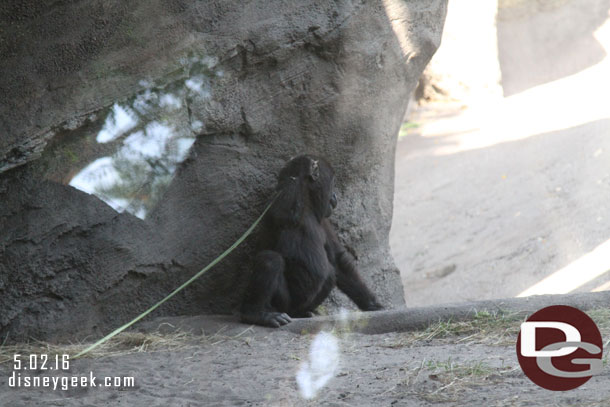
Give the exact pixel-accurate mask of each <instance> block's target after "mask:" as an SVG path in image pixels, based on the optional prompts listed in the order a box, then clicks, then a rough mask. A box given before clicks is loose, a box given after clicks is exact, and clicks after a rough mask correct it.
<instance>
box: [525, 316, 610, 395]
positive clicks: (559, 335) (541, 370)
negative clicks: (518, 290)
mask: <svg viewBox="0 0 610 407" xmlns="http://www.w3.org/2000/svg"><path fill="white" fill-rule="evenodd" d="M602 353H603V345H602V336H601V334H600V332H599V329H598V328H597V326H596V325H595V322H593V320H592V319H591V318H589V316H588V315H587V314H585V313H584V312H582V311H581V310H579V309H577V308H574V307H569V306H566V305H553V306H550V307H546V308H543V309H541V310H539V311H537V312H536V313H534V314H533V315H532V316H530V317H529V318H528V319H527V321H526V322H524V323H522V324H521V331H520V332H519V337H518V338H517V357H518V359H519V364H520V365H521V369H523V373H525V375H526V376H527V377H529V379H530V380H531V381H533V382H534V383H536V384H537V385H538V386H540V387H543V388H545V389H548V390H571V389H575V388H577V387H578V386H581V385H583V384H584V383H586V382H587V381H588V380H589V379H590V378H591V377H592V376H593V375H596V374H598V373H600V372H601V371H602Z"/></svg>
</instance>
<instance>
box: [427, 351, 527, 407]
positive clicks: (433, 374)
mask: <svg viewBox="0 0 610 407" xmlns="http://www.w3.org/2000/svg"><path fill="white" fill-rule="evenodd" d="M425 369H426V372H427V374H428V379H430V380H431V381H435V382H437V383H438V387H437V388H436V389H435V390H433V391H430V392H418V393H417V396H418V397H419V398H421V399H423V400H426V401H429V402H448V401H457V400H459V398H460V395H461V394H463V393H464V392H466V391H467V390H469V389H472V388H474V387H480V386H486V385H493V384H495V383H498V382H500V381H502V380H503V376H505V375H507V374H509V373H512V372H514V371H515V370H516V368H513V367H510V366H501V367H492V366H490V365H488V364H486V363H485V362H483V361H473V362H468V363H457V362H456V361H454V360H452V359H451V358H449V359H447V360H445V361H441V362H439V361H429V362H427V363H426V364H425Z"/></svg>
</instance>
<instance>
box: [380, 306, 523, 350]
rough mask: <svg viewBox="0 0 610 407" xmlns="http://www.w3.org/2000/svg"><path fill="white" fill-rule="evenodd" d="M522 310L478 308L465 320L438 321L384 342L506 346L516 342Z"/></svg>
mask: <svg viewBox="0 0 610 407" xmlns="http://www.w3.org/2000/svg"><path fill="white" fill-rule="evenodd" d="M524 319H525V318H524V314H523V313H521V312H514V313H509V312H503V311H493V312H489V311H479V312H476V313H475V314H474V316H473V318H471V319H468V320H464V321H452V320H448V321H439V322H436V323H434V324H432V325H430V326H428V327H427V328H426V329H424V330H421V331H415V332H406V333H405V334H404V335H402V336H401V338H400V340H399V341H397V342H395V343H392V344H389V345H385V346H386V347H390V348H400V347H413V346H418V345H421V342H431V341H432V340H437V341H441V342H446V343H469V344H470V343H477V344H485V345H494V346H508V345H511V344H514V343H515V340H516V338H517V335H518V333H519V329H520V326H521V322H523V321H524Z"/></svg>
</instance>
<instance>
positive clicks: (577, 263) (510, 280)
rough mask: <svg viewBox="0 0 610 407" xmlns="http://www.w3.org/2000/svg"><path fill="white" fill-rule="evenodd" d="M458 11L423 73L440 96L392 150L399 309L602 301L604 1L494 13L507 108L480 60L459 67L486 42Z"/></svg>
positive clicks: (606, 168)
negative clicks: (475, 45)
mask: <svg viewBox="0 0 610 407" xmlns="http://www.w3.org/2000/svg"><path fill="white" fill-rule="evenodd" d="M504 3H506V2H504ZM460 4H461V3H459V2H457V3H453V4H452V5H451V6H450V9H449V12H448V15H447V24H446V26H445V29H446V30H447V31H446V33H444V34H443V43H442V44H441V47H440V48H439V51H438V54H437V55H435V57H434V58H433V60H432V62H431V65H430V67H431V68H432V69H433V70H434V69H436V71H435V72H432V80H439V82H438V85H439V89H440V92H441V94H439V97H438V98H437V99H436V100H431V101H430V100H429V101H427V102H426V103H425V104H423V105H420V106H414V108H413V109H412V111H411V112H410V114H409V115H408V117H407V121H408V122H407V123H406V124H405V125H404V126H403V130H402V131H401V137H400V139H399V142H398V146H397V149H396V176H395V179H396V181H395V196H394V215H393V216H394V217H393V224H392V231H391V234H390V243H391V246H392V252H393V256H394V258H395V260H396V264H397V266H398V268H399V269H400V270H401V273H402V277H403V283H404V290H405V298H406V303H407V305H408V306H422V305H430V304H440V303H445V302H456V301H470V300H480V299H491V298H507V297H514V296H517V295H520V294H522V295H525V294H553V293H568V292H589V291H599V290H606V289H609V288H610V275H609V274H610V273H608V271H609V270H610V256H608V254H607V253H609V252H610V240H608V239H610V216H609V215H608V214H609V210H610V207H609V204H608V202H610V201H609V198H610V160H609V156H608V155H609V154H610V109H609V108H608V104H607V103H606V102H604V101H603V98H604V96H603V95H607V94H608V92H610V82H609V81H608V80H607V77H608V72H610V58H608V56H607V53H608V50H609V49H610V22H609V21H610V20H608V19H607V16H606V17H604V13H606V15H607V13H608V7H610V3H608V2H600V1H597V0H587V4H588V5H590V6H591V7H593V8H595V9H596V10H597V11H598V12H592V11H591V12H585V10H593V9H589V8H586V9H583V8H582V5H581V4H580V3H579V2H563V3H561V4H559V3H557V4H558V6H557V7H555V6H553V7H551V8H550V9H548V10H547V9H545V10H543V11H542V12H536V13H534V14H533V15H532V16H531V17H523V16H519V17H518V18H517V17H514V16H513V15H512V14H510V13H507V12H504V13H503V14H502V10H503V9H501V10H500V11H501V13H500V14H502V15H501V16H500V15H499V17H498V25H497V35H498V50H497V52H498V57H497V58H499V61H500V62H501V64H500V68H501V70H502V72H501V73H502V81H501V85H503V86H504V93H505V95H506V94H507V89H509V90H510V92H508V94H510V96H507V97H502V96H501V95H499V94H498V92H497V91H496V89H495V88H493V86H491V85H490V84H491V83H492V82H493V80H492V79H493V78H494V75H495V73H496V70H497V69H499V68H495V67H494V64H492V63H491V62H490V61H489V59H490V58H492V59H493V58H495V56H494V55H493V52H491V51H489V52H488V53H487V54H485V53H481V54H479V55H478V56H477V55H474V54H473V53H470V54H468V55H467V56H468V57H467V58H465V59H464V58H461V57H460V55H459V54H460V53H461V51H460V50H461V48H463V47H464V46H469V45H468V44H465V43H464V41H467V42H468V43H470V42H472V39H473V38H477V37H481V38H486V37H487V35H486V34H489V33H488V32H487V31H485V32H484V33H483V32H481V33H480V34H479V35H478V36H477V35H476V32H474V33H473V32H469V31H468V30H471V27H466V26H465V25H464V24H457V23H458V22H459V21H463V15H462V14H463V13H462V14H460V11H462V12H469V10H460V7H463V8H464V9H465V8H467V6H468V5H466V4H463V5H462V6H460ZM519 4H520V3H519ZM524 4H525V3H524ZM532 4H533V3H532ZM545 4H546V3H545ZM553 4H555V3H553ZM559 6H561V7H559ZM594 6H595V7H594ZM451 7H453V9H452V8H451ZM576 9H578V10H580V11H578V12H576V11H575V10H576ZM513 11H514V10H513ZM513 14H514V13H513ZM604 21H605V22H604ZM568 23H569V24H568ZM477 26H481V28H480V30H491V29H492V28H493V27H492V26H488V25H485V24H481V23H479V24H478V25H475V28H476V27H477ZM490 27H491V28H490ZM541 27H542V28H541ZM545 27H546V28H548V30H550V31H549V32H556V31H558V32H557V36H555V37H553V36H552V35H549V34H545V33H547V31H546V28H545ZM561 30H563V31H561ZM484 34H485V35H484ZM492 34H493V33H492ZM529 34H531V37H527V35H529ZM545 35H546V36H545ZM446 36H447V37H448V38H447V40H448V41H447V42H445V39H446V38H445V37H446ZM547 37H553V38H552V39H549V38H547ZM460 41H462V42H460ZM545 41H548V43H545ZM562 41H563V42H562ZM485 44H486V43H485ZM485 44H479V45H480V46H481V49H484V48H483V47H484V45H485ZM444 45H448V46H449V45H450V46H451V47H450V48H443V47H444ZM488 48H490V47H488ZM490 49H491V48H490ZM560 49H561V52H559V50H560ZM437 58H438V59H437ZM473 58H474V59H473ZM476 58H479V59H481V61H479V60H478V59H476ZM453 64H455V66H456V68H454V67H453ZM496 65H498V61H497V60H496ZM472 66H477V67H489V72H481V75H480V76H481V78H479V79H476V77H475V78H471V77H470V76H466V74H465V73H463V72H468V69H470V68H471V67H472ZM560 68H561V69H560ZM563 68H565V69H563ZM481 69H483V68H481ZM439 72H440V73H439ZM477 72H478V71H477ZM471 73H472V72H471ZM451 75H453V76H451ZM471 76H472V75H471ZM447 77H449V79H447ZM435 78H436V79H435ZM443 86H444V87H445V88H444V89H443V88H442V87H443ZM453 95H458V97H457V98H456V97H454V96H453ZM596 249H597V250H596ZM551 275H554V277H553V278H551V279H549V280H545V281H543V280H544V279H546V278H547V277H549V276H551ZM538 283H540V284H538Z"/></svg>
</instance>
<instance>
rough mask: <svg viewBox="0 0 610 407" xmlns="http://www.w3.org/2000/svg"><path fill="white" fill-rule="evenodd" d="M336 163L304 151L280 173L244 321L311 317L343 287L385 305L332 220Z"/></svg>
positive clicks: (362, 303) (371, 304)
mask: <svg viewBox="0 0 610 407" xmlns="http://www.w3.org/2000/svg"><path fill="white" fill-rule="evenodd" d="M334 182H335V175H334V171H333V169H332V168H331V166H330V165H329V164H328V163H327V162H326V161H324V160H322V159H320V158H315V157H312V156H308V155H302V156H299V157H296V158H294V159H292V160H290V161H289V162H288V163H287V164H286V166H285V167H284V168H283V169H282V171H281V172H280V176H279V179H278V184H277V190H278V192H279V196H278V197H277V199H276V200H275V202H274V203H273V205H272V207H271V208H270V209H269V212H268V213H267V215H266V216H265V220H264V229H263V235H262V239H261V243H262V244H263V246H262V248H263V249H266V250H263V251H261V252H259V253H258V254H257V255H256V258H255V260H254V270H253V273H252V277H251V281H250V285H249V287H248V289H247V290H246V297H245V299H244V302H243V305H242V309H241V319H242V321H243V322H246V323H250V324H257V325H264V326H271V327H276V328H277V327H279V326H281V325H284V324H287V323H288V322H290V321H291V319H290V318H291V317H293V318H302V317H310V316H312V315H313V311H314V310H315V309H316V308H317V307H318V306H319V305H320V304H321V303H322V301H324V300H325V299H326V297H328V295H329V294H330V291H331V290H332V289H333V287H335V286H337V287H339V289H340V290H341V291H343V292H344V293H345V294H347V296H348V297H349V298H351V299H352V301H354V302H355V303H356V305H357V306H358V308H360V309H361V310H364V311H375V310H380V309H382V308H383V307H382V306H381V305H380V304H379V302H377V299H376V298H375V295H374V294H373V293H372V292H371V291H370V290H369V289H368V288H367V287H366V285H365V284H364V282H363V281H362V280H361V278H360V276H359V275H358V271H357V269H356V266H355V265H354V261H353V259H352V257H351V255H350V254H349V253H348V252H347V251H346V250H345V248H344V247H343V245H341V243H339V240H338V238H337V236H336V234H335V232H334V230H333V228H332V226H331V224H330V222H329V220H328V217H329V216H330V215H331V213H332V209H333V208H335V207H336V206H337V197H336V196H335V193H334V192H333V188H334Z"/></svg>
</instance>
